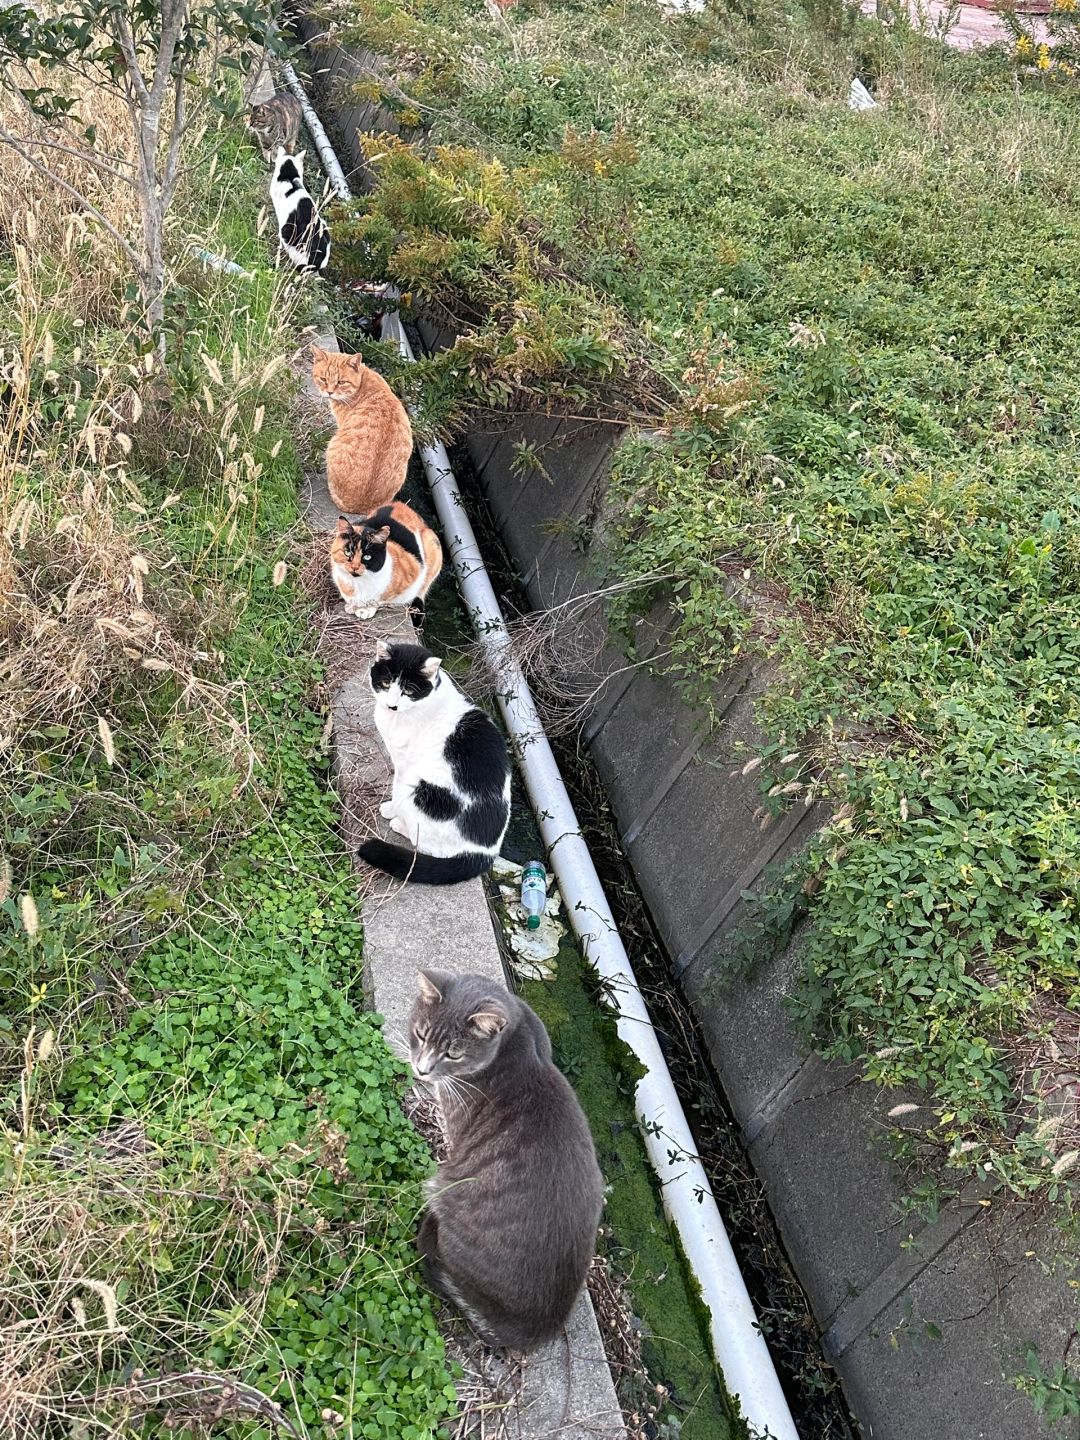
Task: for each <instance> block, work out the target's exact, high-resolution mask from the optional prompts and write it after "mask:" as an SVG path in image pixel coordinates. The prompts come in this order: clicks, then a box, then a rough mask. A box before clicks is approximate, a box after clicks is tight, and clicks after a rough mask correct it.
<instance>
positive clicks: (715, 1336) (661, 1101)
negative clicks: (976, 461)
mask: <svg viewBox="0 0 1080 1440" xmlns="http://www.w3.org/2000/svg"><path fill="white" fill-rule="evenodd" d="M285 78H286V80H287V81H288V83H289V86H290V88H291V89H292V91H293V93H294V94H295V95H296V96H297V98H298V99H299V100H300V103H301V104H302V105H303V106H304V118H305V120H306V121H307V124H308V129H309V131H310V132H311V137H312V139H313V140H314V141H315V145H316V148H317V149H318V151H319V155H320V157H321V158H322V161H323V164H324V165H325V166H326V173H327V175H328V176H329V177H330V179H331V183H333V184H334V185H335V188H336V185H337V181H336V180H335V172H336V175H337V176H339V177H340V180H341V184H342V185H343V186H344V187H345V195H344V196H343V197H342V198H347V197H348V186H347V185H346V184H345V177H344V174H343V172H342V170H341V166H340V165H339V164H338V161H337V157H336V155H334V152H333V148H332V147H331V145H330V142H329V140H328V139H327V136H326V131H325V130H324V129H323V127H322V124H321V123H320V121H319V117H318V116H317V115H316V114H315V112H314V110H312V108H311V105H310V102H309V101H308V98H307V96H306V95H305V94H304V91H303V87H302V86H301V85H300V82H299V80H298V79H297V78H296V73H295V71H294V70H293V69H292V66H286V67H285ZM324 147H325V151H324ZM382 335H383V339H387V340H389V339H396V341H397V343H398V346H399V348H400V350H401V353H402V355H403V356H404V357H405V358H406V360H410V361H411V360H415V358H416V357H415V356H414V354H413V351H412V346H411V345H410V344H409V337H408V336H407V335H406V334H405V327H404V326H403V325H402V323H401V317H400V316H399V315H398V314H397V312H396V311H394V312H392V313H390V314H388V315H387V316H386V318H385V319H384V321H383V328H382ZM420 459H421V461H422V462H423V466H424V473H425V475H426V476H427V481H428V485H429V486H430V487H431V494H432V498H433V500H434V502H435V509H436V511H437V512H438V516H439V521H440V523H441V525H442V529H443V537H444V540H445V542H446V546H447V549H448V550H449V552H450V560H451V563H452V564H453V567H454V571H455V573H456V575H457V578H458V585H459V586H460V589H461V594H462V598H463V599H464V601H465V604H466V606H467V607H468V609H469V613H470V615H471V617H472V622H473V626H474V628H475V630H476V634H477V637H478V640H479V643H480V645H481V647H482V648H483V650H484V651H485V653H486V656H487V659H488V662H489V664H490V665H491V668H492V671H493V673H494V674H496V675H497V676H498V677H499V686H498V701H499V709H500V710H501V711H502V714H503V719H504V720H505V721H506V728H507V729H508V731H509V732H510V734H511V736H512V737H513V739H514V742H515V745H516V748H517V752H518V763H519V765H520V767H521V772H522V775H523V777H524V780H525V787H526V789H527V790H528V792H529V799H530V800H531V801H532V806H533V810H534V811H535V814H536V819H537V824H538V825H539V827H540V834H541V836H542V837H543V840H544V844H545V845H546V846H547V850H548V855H549V856H550V858H551V865H552V868H553V870H554V871H555V878H556V880H557V881H558V884H559V890H560V891H561V893H562V897H563V902H564V904H565V906H566V913H567V915H568V916H569V918H570V923H571V924H572V925H573V927H574V930H575V932H576V933H577V936H578V939H579V940H580V942H581V946H582V949H583V950H584V952H585V956H586V958H587V959H588V961H589V962H590V964H591V965H592V966H593V967H594V968H595V969H596V971H597V973H598V974H599V975H600V977H601V978H602V979H603V980H604V982H605V985H604V996H605V1000H606V1002H607V1004H608V1005H609V1006H610V1007H611V1009H612V1010H613V1011H614V1012H615V1016H616V1028H617V1030H618V1033H619V1038H620V1039H621V1040H622V1041H623V1042H624V1043H625V1044H626V1045H628V1046H629V1047H630V1049H631V1050H632V1051H633V1052H634V1054H635V1055H636V1056H637V1059H638V1060H639V1062H640V1063H641V1066H642V1069H643V1070H644V1072H645V1073H644V1075H643V1076H642V1078H641V1079H640V1080H639V1081H638V1082H637V1087H636V1089H635V1091H634V1108H635V1111H636V1113H637V1120H638V1125H639V1126H640V1127H641V1133H642V1136H643V1138H644V1141H645V1149H646V1151H647V1153H648V1156H649V1160H650V1162H651V1164H652V1167H653V1169H654V1170H655V1172H656V1175H657V1178H658V1179H659V1181H660V1194H661V1197H662V1199H663V1204H664V1211H665V1213H666V1214H667V1216H668V1219H669V1220H670V1221H671V1223H672V1225H674V1227H675V1230H676V1232H677V1233H678V1236H679V1241H680V1243H681V1245H682V1248H683V1252H684V1254H685V1255H686V1259H687V1262H688V1264H689V1266H690V1269H691V1271H692V1273H693V1275H694V1278H695V1280H696V1281H697V1283H698V1285H699V1286H700V1287H701V1296H702V1299H703V1300H704V1302H705V1306H706V1308H707V1309H708V1312H709V1330H710V1335H711V1338H712V1346H713V1353H714V1355H715V1356H716V1361H717V1364H718V1365H719V1366H720V1370H721V1373H722V1374H723V1377H724V1383H725V1385H726V1386H727V1389H728V1391H729V1393H730V1394H731V1395H732V1396H733V1397H734V1398H735V1399H737V1400H738V1402H739V1404H740V1406H741V1407H742V1412H743V1414H744V1416H745V1417H746V1419H747V1421H748V1422H749V1423H750V1425H751V1427H752V1428H753V1429H754V1430H755V1431H756V1432H757V1433H758V1434H759V1435H761V1436H769V1437H771V1440H799V1433H798V1431H797V1430H796V1428H795V1422H794V1421H793V1420H792V1418H791V1411H790V1410H789V1409H788V1403H787V1400H786V1399H785V1397H784V1392H783V1390H782V1389H781V1386H780V1381H779V1379H778V1378H777V1375H776V1371H775V1369H774V1368H773V1363H772V1357H771V1356H770V1354H769V1349H768V1346H767V1345H766V1344H765V1340H764V1337H763V1336H762V1334H761V1330H760V1329H759V1327H758V1321H757V1316H756V1315H755V1313H754V1307H753V1304H752V1302H751V1300H750V1296H749V1295H748V1294H747V1290H746V1284H745V1282H744V1281H743V1277H742V1274H741V1272H740V1270H739V1266H738V1262H737V1261H736V1259H735V1253H734V1251H733V1250H732V1248H731V1241H730V1240H729V1239H728V1236H727V1231H726V1230H725V1229H724V1222H723V1220H722V1219H721V1218H720V1211H719V1210H718V1209H717V1207H716V1200H715V1198H714V1197H713V1193H712V1187H711V1186H710V1184H709V1177H708V1175H706V1173H705V1167H704V1166H703V1165H702V1163H701V1161H700V1159H699V1158H698V1155H697V1150H696V1148H695V1145H694V1137H693V1135H692V1134H691V1132H690V1126H689V1124H688V1123H687V1120H686V1116H685V1114H684V1113H683V1108H682V1105H681V1104H680V1103H679V1097H678V1095H677V1094H676V1093H675V1086H674V1085H673V1084H672V1080H671V1073H670V1071H669V1070H668V1067H667V1062H666V1060H665V1059H664V1054H663V1051H662V1050H661V1049H660V1044H659V1041H658V1040H657V1038H656V1032H655V1031H654V1029H653V1026H652V1021H651V1020H650V1018H649V1012H648V1009H647V1007H646V1005H645V1000H644V997H643V996H642V993H641V990H640V988H639V987H638V983H637V980H636V979H635V977H634V971H633V967H632V966H631V964H630V958H629V956H628V955H627V953H626V949H625V947H624V945H623V943H622V940H621V938H620V936H619V930H618V926H617V925H616V923H615V917H614V916H613V915H612V913H611V908H610V906H609V905H608V902H607V897H606V896H605V894H604V887H603V886H602V885H601V883H600V877H599V875H598V874H597V873H596V866H595V865H594V864H593V860H592V856H591V854H590V853H589V847H588V845H587V844H586V842H585V839H584V837H583V836H582V834H581V826H580V825H579V824H578V818H577V815H576V814H575V813H574V807H573V804H572V802H571V800H570V796H569V794H568V793H567V789H566V786H565V784H564V783H563V778H562V775H561V773H560V771H559V766H558V764H557V762H556V760H555V756H554V754H553V753H552V749H551V746H550V744H549V743H548V739H547V736H546V735H545V734H544V728H543V725H542V723H541V721H540V716H539V715H538V713H537V710H536V706H535V704H534V703H533V698H532V693H531V692H530V690H529V686H528V682H527V681H526V679H525V676H524V674H523V673H522V670H521V667H520V666H519V665H518V663H517V661H516V660H515V659H514V655H513V649H512V645H511V641H510V637H509V634H508V633H507V629H506V621H505V620H504V618H503V614H502V610H501V609H500V607H499V602H498V600H497V599H496V596H495V591H494V590H493V588H492V585H491V580H490V579H489V578H488V573H487V569H486V567H485V565H484V559H483V556H482V555H481V553H480V547H479V546H478V545H477V543H476V536H475V534H474V533H473V528H472V525H471V524H470V523H469V517H468V515H467V514H466V513H465V509H464V507H463V506H462V503H461V497H460V495H459V494H458V490H457V482H456V481H455V479H454V472H453V470H452V469H451V467H450V458H449V456H448V455H447V453H446V448H445V446H443V445H442V444H441V442H436V443H435V444H434V445H421V447H420Z"/></svg>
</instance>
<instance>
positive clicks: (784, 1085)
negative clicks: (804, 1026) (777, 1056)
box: [742, 1055, 820, 1150]
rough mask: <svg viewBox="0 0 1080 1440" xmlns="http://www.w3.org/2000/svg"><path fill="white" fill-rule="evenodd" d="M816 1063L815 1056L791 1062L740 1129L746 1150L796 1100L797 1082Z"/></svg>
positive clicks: (807, 1056)
mask: <svg viewBox="0 0 1080 1440" xmlns="http://www.w3.org/2000/svg"><path fill="white" fill-rule="evenodd" d="M816 1062H817V1056H816V1055H806V1056H804V1057H803V1058H802V1059H801V1060H795V1061H793V1063H792V1064H791V1065H790V1066H789V1067H788V1069H787V1070H786V1071H785V1072H784V1074H783V1075H782V1076H781V1078H780V1080H779V1081H778V1082H777V1083H776V1084H775V1085H774V1086H773V1088H772V1089H771V1090H770V1091H769V1093H768V1095H766V1097H765V1099H764V1100H762V1101H760V1102H759V1104H758V1105H756V1106H755V1108H754V1109H753V1110H752V1111H751V1112H750V1114H749V1115H748V1116H747V1118H746V1123H745V1125H743V1127H742V1141H743V1144H744V1145H745V1146H746V1148H747V1149H748V1150H749V1148H750V1146H751V1145H753V1143H754V1141H755V1140H757V1138H758V1137H759V1136H760V1135H761V1133H762V1131H764V1130H766V1129H767V1128H768V1127H769V1126H771V1125H772V1124H773V1123H774V1122H775V1121H776V1120H778V1119H779V1118H780V1116H781V1115H782V1114H783V1113H784V1111H785V1110H786V1109H787V1107H788V1106H789V1105H790V1104H791V1103H792V1101H793V1100H794V1099H796V1098H797V1092H798V1090H799V1082H800V1081H801V1080H802V1078H803V1074H804V1072H805V1071H806V1070H807V1068H808V1067H814V1066H815V1065H816ZM817 1068H820V1067H819V1066H818V1067H817Z"/></svg>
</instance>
